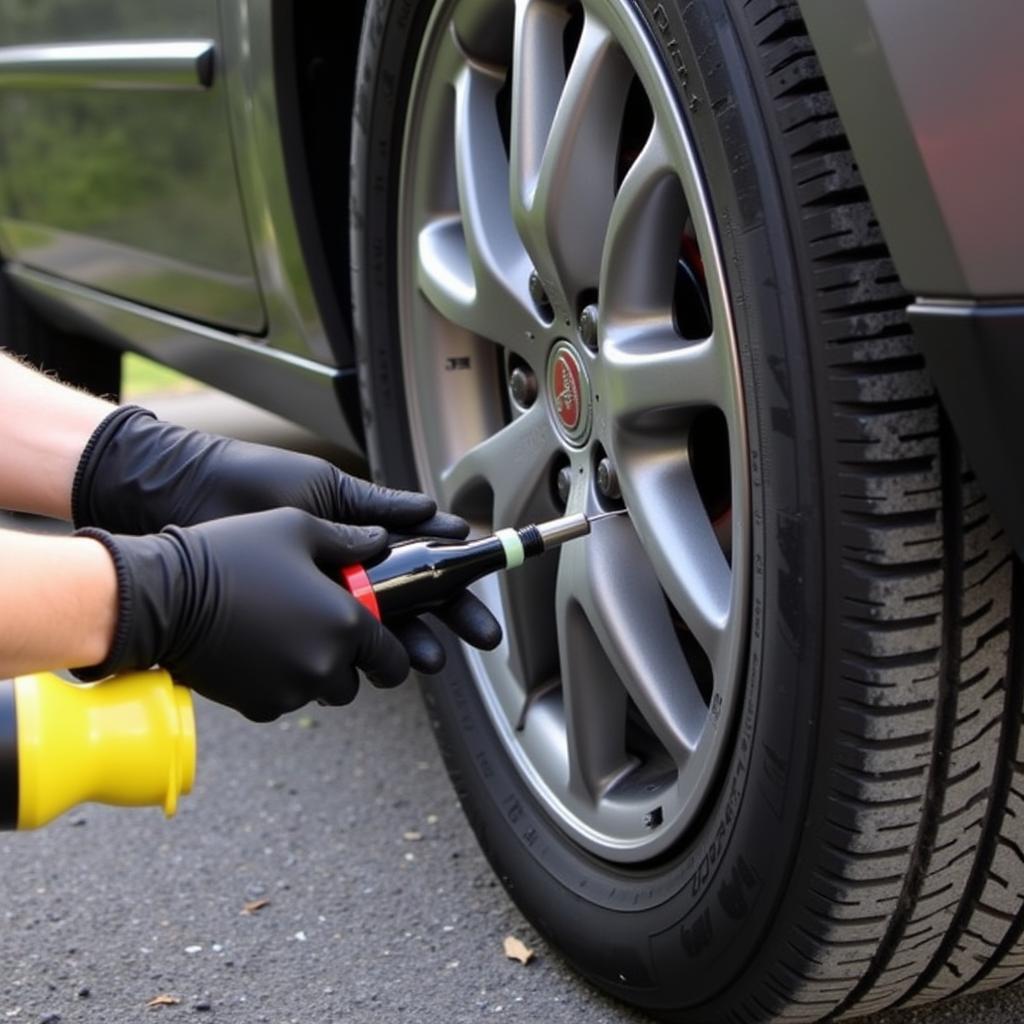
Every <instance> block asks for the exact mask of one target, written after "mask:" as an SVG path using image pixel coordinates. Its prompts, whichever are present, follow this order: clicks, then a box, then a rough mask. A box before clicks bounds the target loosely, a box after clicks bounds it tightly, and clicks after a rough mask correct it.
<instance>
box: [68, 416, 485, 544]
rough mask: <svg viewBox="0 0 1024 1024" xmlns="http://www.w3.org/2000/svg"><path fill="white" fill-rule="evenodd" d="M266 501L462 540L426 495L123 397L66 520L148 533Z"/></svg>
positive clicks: (261, 506) (86, 455)
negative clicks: (162, 416)
mask: <svg viewBox="0 0 1024 1024" xmlns="http://www.w3.org/2000/svg"><path fill="white" fill-rule="evenodd" d="M271 508H300V509H302V510H303V511H304V512H309V513H310V515H314V516H317V518H319V519H329V520H331V521H332V522H338V523H351V524H355V525H359V526H383V527H386V528H387V529H388V530H389V531H390V532H392V533H408V534H410V535H412V536H435V537H453V538H455V539H457V540H461V539H462V538H463V537H465V536H466V534H467V532H468V527H467V525H466V523H465V521H464V520H462V519H460V518H459V517H458V516H453V515H449V514H447V513H444V512H441V513H438V512H437V505H436V503H435V502H434V501H433V500H432V499H430V498H428V497H427V496H426V495H425V494H417V493H415V492H414V491H398V490H393V489H391V488H389V487H380V486H378V485H377V484H373V483H370V482H369V481H367V480H360V479H359V478H358V477H354V476H350V475H349V474H348V473H343V472H342V471H341V470H340V469H338V468H337V467H336V466H332V465H331V464H330V463H329V462H327V461H326V460H324V459H318V458H316V457H315V456H313V455H301V454H299V453H298V452H290V451H286V450H285V449H283V448H272V447H270V446H269V445H263V444H251V443H250V442H248V441H236V440H234V439H232V438H228V437H221V436H219V435H217V434H207V433H205V432H203V431H201V430H189V429H188V428H186V427H179V426H177V425H175V424H173V423H164V422H163V421H162V420H158V419H157V418H156V417H155V416H154V415H153V413H151V412H150V411H149V410H147V409H140V408H139V407H138V406H131V405H126V406H119V407H118V408H117V409H115V410H113V412H111V413H110V415H109V416H107V417H106V418H105V419H104V420H103V422H102V423H100V425H99V426H98V427H97V428H96V430H95V431H94V433H93V435H92V437H91V438H90V439H89V442H88V444H87V445H86V446H85V450H84V451H83V452H82V457H81V459H80V460H79V464H78V469H77V472H76V473H75V480H74V485H73V487H72V491H71V514H72V518H73V519H74V523H75V526H76V527H83V526H98V527H100V529H103V530H109V531H110V532H111V533H136V534H142V533H155V532H157V531H158V530H162V529H163V528H164V527H165V526H171V525H174V526H194V525H195V524H196V523H205V522H209V521H210V520H211V519H222V518H223V517H224V516H238V515H244V514H245V513H247V512H263V511H265V510H266V509H271Z"/></svg>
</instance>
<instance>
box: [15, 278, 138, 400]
mask: <svg viewBox="0 0 1024 1024" xmlns="http://www.w3.org/2000/svg"><path fill="white" fill-rule="evenodd" d="M0 347H2V348H4V349H6V350H7V351H8V352H11V353H13V354H15V355H17V356H20V357H21V358H22V359H24V360H25V361H26V362H28V363H31V364H32V365H33V366H35V367H36V368H37V369H39V370H43V371H45V372H48V373H54V374H56V376H57V377H58V378H59V379H60V380H62V381H63V382H64V383H65V384H71V385H73V386H74V387H79V388H84V389H85V390H86V391H90V392H92V394H94V395H99V396H101V397H107V398H113V399H114V400H116V399H117V397H118V395H119V393H120V389H121V353H120V352H119V351H117V349H115V348H112V347H111V346H109V345H102V344H100V343H99V342H96V341H93V340H92V339H91V338H86V337H83V336H82V335H79V334H76V333H74V332H72V331H69V330H67V329H64V328H62V327H57V326H56V325H54V324H52V323H50V322H49V321H47V320H45V319H44V318H43V317H42V316H41V315H40V314H39V313H38V312H37V310H35V309H34V308H33V307H32V306H30V305H29V304H28V303H27V302H26V301H25V300H24V299H23V298H22V297H21V296H20V295H19V294H18V293H17V292H16V291H15V290H14V288H13V287H12V285H11V283H10V282H9V281H8V280H7V278H6V277H5V276H4V274H3V272H2V267H0Z"/></svg>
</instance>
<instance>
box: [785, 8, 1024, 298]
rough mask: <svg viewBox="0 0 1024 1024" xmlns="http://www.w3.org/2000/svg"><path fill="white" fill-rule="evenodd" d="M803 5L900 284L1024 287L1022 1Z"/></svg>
mask: <svg viewBox="0 0 1024 1024" xmlns="http://www.w3.org/2000/svg"><path fill="white" fill-rule="evenodd" d="M800 9H801V12H802V13H803V15H804V18H805V20H806V22H807V26H808V29H809V31H810V34H811V38H812V40H813V42H814V45H815V48H816V49H817V51H818V56H819V59H820V60H821V64H822V69H823V70H824V73H825V78H826V80H827V82H828V84H829V87H830V88H831V90H832V93H833V95H834V97H835V101H836V106H837V108H838V110H839V115H840V117H841V118H842V121H843V126H844V128H845V130H846V133H847V135H848V136H849V139H850V142H851V145H852V146H853V151H854V154H855V155H856V158H857V163H858V166H859V167H860V169H861V173H862V174H863V176H864V180H865V183H866V185H867V188H868V192H869V194H870V195H871V200H872V202H873V204H874V206H875V210H876V211H877V213H878V217H879V222H880V223H881V225H882V230H883V232H884V234H885V238H886V241H887V243H888V245H889V247H890V249H891V251H892V255H893V259H894V261H895V263H896V268H897V270H898V271H899V273H900V277H901V279H902V280H903V283H904V286H905V287H906V288H907V289H908V290H909V291H911V292H913V293H914V294H915V295H916V296H918V297H926V298H943V299H955V298H966V299H972V300H998V299H1007V298H1014V297H1018V296H1024V205H1022V204H1021V202H1020V198H1019V194H1020V189H1021V173H1022V168H1024V109H1022V107H1021V102H1020V100H1021V96H1022V95H1024V61H1022V60H1021V57H1020V46H1021V41H1022V40H1024V4H1021V3H1020V0H985V2H984V3H964V2H962V0H899V2H896V3H894V2H893V0H843V2H842V3H836V2H835V0H800Z"/></svg>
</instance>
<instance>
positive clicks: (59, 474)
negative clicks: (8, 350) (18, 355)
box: [0, 339, 113, 629]
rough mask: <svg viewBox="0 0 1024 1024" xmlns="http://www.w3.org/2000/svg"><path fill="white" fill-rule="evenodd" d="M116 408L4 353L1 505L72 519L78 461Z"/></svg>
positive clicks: (0, 359) (0, 367)
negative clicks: (89, 441)
mask: <svg viewBox="0 0 1024 1024" xmlns="http://www.w3.org/2000/svg"><path fill="white" fill-rule="evenodd" d="M2 342H3V339H0V344H2ZM112 408H113V406H111V405H110V404H109V403H108V402H104V401H102V400H101V399H99V398H93V397H92V395H88V394H86V393H85V392H83V391H76V390H74V389H73V388H69V387H65V386H64V385H63V384H59V383H57V381H55V380H53V379H51V378H49V377H46V376H44V375H43V374H41V373H37V372H36V371H35V370H33V369H31V368H29V367H27V366H24V365H22V364H21V363H19V362H18V361H17V360H16V359H13V358H11V357H10V356H8V355H5V354H3V353H2V352H0V508H6V509H13V510H16V511H19V512H34V513H36V514H38V515H46V516H53V517H54V518H56V519H70V518H71V484H72V482H73V481H74V477H75V469H76V468H77V466H78V460H79V458H80V457H81V455H82V450H83V449H84V448H85V445H86V443H87V442H88V440H89V438H90V437H91V436H92V433H93V431H94V430H95V429H96V427H97V426H98V425H99V423H100V421H101V420H102V419H103V418H104V417H105V416H106V415H107V414H108V413H109V412H110V411H111V409H112ZM2 628H3V623H2V620H0V629H2Z"/></svg>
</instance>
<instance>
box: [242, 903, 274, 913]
mask: <svg viewBox="0 0 1024 1024" xmlns="http://www.w3.org/2000/svg"><path fill="white" fill-rule="evenodd" d="M269 906H270V900H246V901H245V903H243V904H242V913H243V914H255V913H256V912H257V911H259V910H262V909H263V908H264V907H269Z"/></svg>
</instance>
